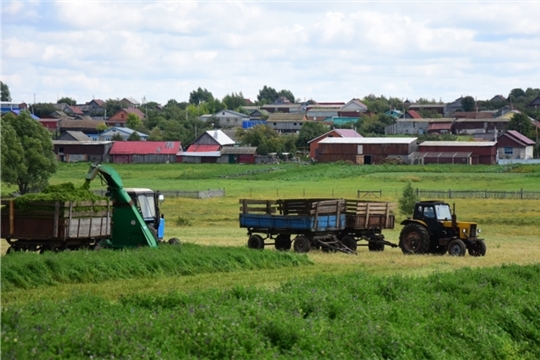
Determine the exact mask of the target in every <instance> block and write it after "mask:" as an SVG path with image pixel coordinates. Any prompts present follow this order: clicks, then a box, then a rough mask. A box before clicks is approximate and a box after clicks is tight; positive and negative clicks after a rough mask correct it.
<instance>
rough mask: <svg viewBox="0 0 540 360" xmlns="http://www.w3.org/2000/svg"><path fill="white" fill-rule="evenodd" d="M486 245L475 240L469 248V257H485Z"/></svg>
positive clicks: (482, 241)
mask: <svg viewBox="0 0 540 360" xmlns="http://www.w3.org/2000/svg"><path fill="white" fill-rule="evenodd" d="M486 250H487V249H486V243H485V242H484V240H477V241H475V242H474V243H472V244H471V245H470V246H469V255H471V256H484V255H486Z"/></svg>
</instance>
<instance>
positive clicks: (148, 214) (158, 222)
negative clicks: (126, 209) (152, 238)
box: [124, 188, 165, 241]
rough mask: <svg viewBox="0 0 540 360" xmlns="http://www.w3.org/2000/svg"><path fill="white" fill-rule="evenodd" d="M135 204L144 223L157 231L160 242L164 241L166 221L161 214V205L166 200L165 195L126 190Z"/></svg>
mask: <svg viewBox="0 0 540 360" xmlns="http://www.w3.org/2000/svg"><path fill="white" fill-rule="evenodd" d="M124 190H126V192H127V193H128V195H129V197H130V198H131V200H132V201H133V204H134V205H135V207H136V208H137V210H139V213H140V214H141V216H142V218H143V219H144V222H145V223H146V225H148V226H149V227H151V228H153V229H154V230H155V231H156V234H157V238H158V240H159V241H161V240H163V236H164V232H165V219H164V218H163V216H162V215H161V213H160V210H159V205H160V203H161V202H162V201H163V200H164V198H163V195H162V194H160V193H159V191H158V192H156V191H154V190H152V189H147V188H124Z"/></svg>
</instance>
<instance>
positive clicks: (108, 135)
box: [98, 127, 148, 141]
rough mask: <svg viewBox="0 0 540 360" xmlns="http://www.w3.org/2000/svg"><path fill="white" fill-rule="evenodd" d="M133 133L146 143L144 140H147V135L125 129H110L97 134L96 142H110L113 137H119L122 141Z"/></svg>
mask: <svg viewBox="0 0 540 360" xmlns="http://www.w3.org/2000/svg"><path fill="white" fill-rule="evenodd" d="M133 133H137V134H138V135H139V138H140V139H141V141H146V139H148V135H146V134H144V133H142V132H138V131H135V130H133V129H130V128H127V127H112V128H110V129H107V130H105V131H104V132H102V133H101V134H99V136H98V140H101V141H106V140H112V139H113V137H114V136H115V135H119V136H120V137H121V138H122V140H127V139H129V137H130V136H131V135H132V134H133Z"/></svg>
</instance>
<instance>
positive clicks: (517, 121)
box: [506, 113, 533, 136]
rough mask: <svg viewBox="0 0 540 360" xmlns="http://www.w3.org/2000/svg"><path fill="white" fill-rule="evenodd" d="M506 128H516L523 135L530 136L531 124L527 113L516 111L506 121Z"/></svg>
mask: <svg viewBox="0 0 540 360" xmlns="http://www.w3.org/2000/svg"><path fill="white" fill-rule="evenodd" d="M506 130H516V131H518V132H519V133H521V134H523V135H525V136H531V133H532V131H533V124H532V122H531V120H530V119H529V117H528V116H527V115H525V114H523V113H516V114H514V115H513V116H512V118H511V119H510V121H509V122H508V125H507V126H506Z"/></svg>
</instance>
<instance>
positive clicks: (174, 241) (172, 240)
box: [168, 238, 180, 245]
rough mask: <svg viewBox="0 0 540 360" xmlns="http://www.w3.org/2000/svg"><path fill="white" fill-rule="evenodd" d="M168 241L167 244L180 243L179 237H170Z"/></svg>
mask: <svg viewBox="0 0 540 360" xmlns="http://www.w3.org/2000/svg"><path fill="white" fill-rule="evenodd" d="M168 243H169V245H180V239H179V238H170V239H169V241H168Z"/></svg>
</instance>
